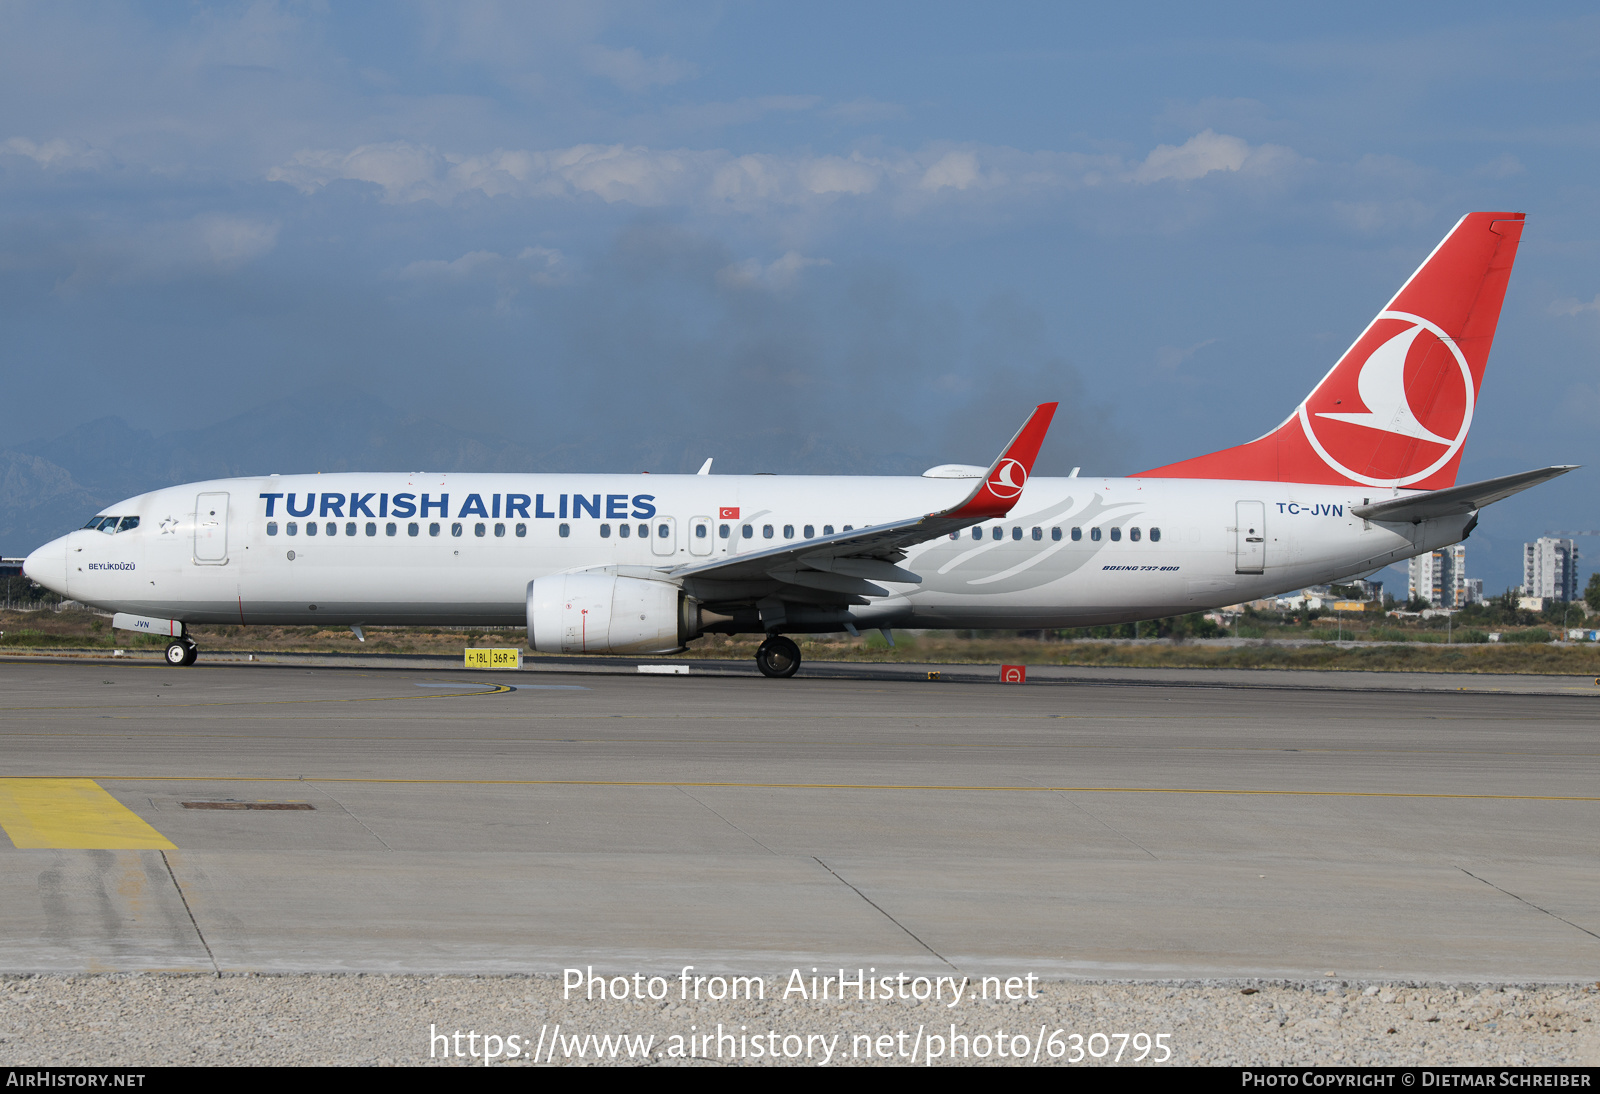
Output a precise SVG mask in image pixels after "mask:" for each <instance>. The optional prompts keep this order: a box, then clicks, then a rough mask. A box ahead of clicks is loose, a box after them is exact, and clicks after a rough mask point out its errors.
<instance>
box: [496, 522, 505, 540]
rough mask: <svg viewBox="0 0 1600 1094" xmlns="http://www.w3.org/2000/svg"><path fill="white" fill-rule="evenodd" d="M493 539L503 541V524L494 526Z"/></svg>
mask: <svg viewBox="0 0 1600 1094" xmlns="http://www.w3.org/2000/svg"><path fill="white" fill-rule="evenodd" d="M494 538H495V539H505V538H506V526H505V525H504V524H496V525H495V526H494Z"/></svg>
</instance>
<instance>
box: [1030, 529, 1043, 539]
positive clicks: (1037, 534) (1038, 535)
mask: <svg viewBox="0 0 1600 1094" xmlns="http://www.w3.org/2000/svg"><path fill="white" fill-rule="evenodd" d="M1033 538H1034V539H1043V538H1044V529H1043V528H1035V529H1034V530H1033Z"/></svg>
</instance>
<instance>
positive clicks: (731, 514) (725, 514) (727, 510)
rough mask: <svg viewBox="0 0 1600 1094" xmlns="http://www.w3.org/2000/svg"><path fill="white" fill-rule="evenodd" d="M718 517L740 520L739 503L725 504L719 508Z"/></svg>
mask: <svg viewBox="0 0 1600 1094" xmlns="http://www.w3.org/2000/svg"><path fill="white" fill-rule="evenodd" d="M717 519H718V520H738V519H739V507H738V506H737V505H724V506H723V507H722V508H721V509H719V510H717Z"/></svg>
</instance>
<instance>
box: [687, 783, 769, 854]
mask: <svg viewBox="0 0 1600 1094" xmlns="http://www.w3.org/2000/svg"><path fill="white" fill-rule="evenodd" d="M678 791H679V792H680V793H681V794H682V795H683V796H684V797H686V798H688V799H689V800H690V801H692V802H694V803H695V804H696V805H698V806H699V807H700V808H702V809H704V810H705V811H706V812H708V813H710V814H711V815H712V816H713V817H716V818H717V819H718V820H719V821H721V822H722V823H723V824H726V825H727V826H728V827H729V828H732V829H733V830H734V831H735V832H737V833H739V834H740V835H741V836H743V837H744V838H745V839H747V840H749V841H750V842H751V843H754V844H755V845H756V846H757V847H759V848H761V849H762V850H763V851H765V852H766V853H767V854H769V855H775V854H777V853H778V852H776V851H774V850H773V849H772V848H770V847H768V846H767V845H766V844H764V843H762V842H761V841H760V840H758V839H756V838H755V837H754V836H752V835H751V834H750V833H749V832H746V831H745V830H744V829H743V828H740V827H739V826H738V825H737V824H735V823H733V821H731V820H729V819H728V818H727V817H724V816H723V815H722V814H721V813H718V812H717V811H716V810H715V809H713V808H711V806H709V805H707V804H706V803H705V802H703V801H701V800H700V799H699V798H697V797H695V796H694V795H693V794H691V793H689V791H688V790H686V789H684V788H683V787H682V786H679V787H678Z"/></svg>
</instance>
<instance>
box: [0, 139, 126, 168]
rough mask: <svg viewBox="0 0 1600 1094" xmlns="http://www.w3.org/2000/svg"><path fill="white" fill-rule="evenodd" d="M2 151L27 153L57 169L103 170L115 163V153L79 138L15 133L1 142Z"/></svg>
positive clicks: (48, 166)
mask: <svg viewBox="0 0 1600 1094" xmlns="http://www.w3.org/2000/svg"><path fill="white" fill-rule="evenodd" d="M0 155H11V156H24V157H26V158H28V159H30V160H32V161H33V162H34V163H36V164H38V165H39V166H40V167H44V168H48V169H52V170H57V171H103V170H105V169H106V168H107V167H110V166H111V162H112V161H111V156H110V155H109V154H108V153H106V152H104V151H101V150H100V149H98V148H94V147H91V146H90V145H89V144H88V143H86V142H84V141H79V140H66V139H64V138H60V137H58V138H56V139H55V140H50V141H44V142H43V143H40V142H38V141H31V140H29V139H28V138H27V137H12V138H11V139H10V140H8V141H6V142H5V143H4V144H0Z"/></svg>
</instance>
